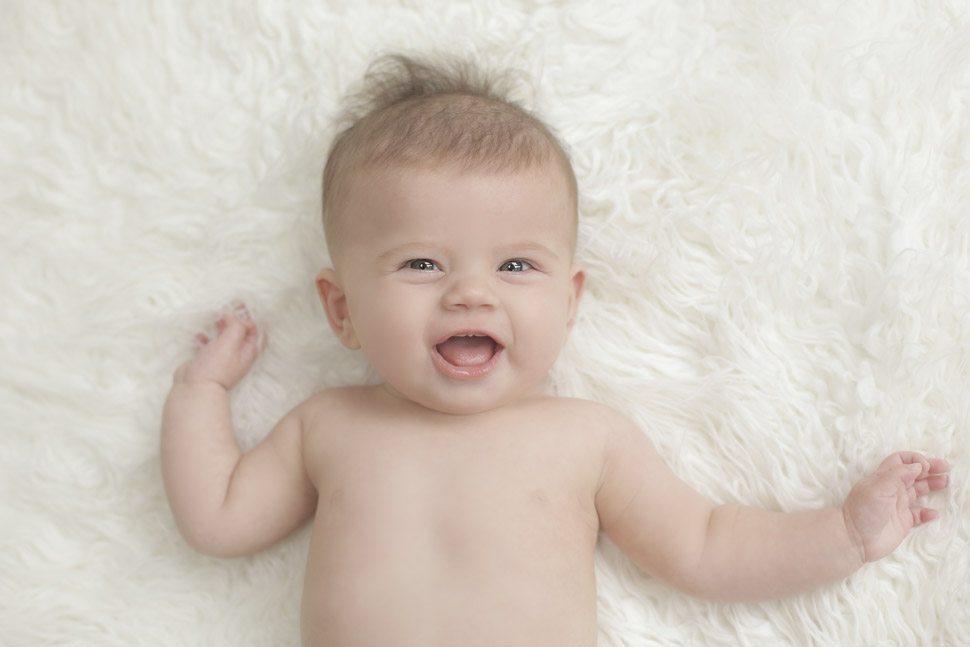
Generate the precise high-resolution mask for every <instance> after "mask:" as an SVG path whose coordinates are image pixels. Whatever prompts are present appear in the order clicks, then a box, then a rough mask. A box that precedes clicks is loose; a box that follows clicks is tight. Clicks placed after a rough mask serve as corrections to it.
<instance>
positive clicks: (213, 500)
mask: <svg viewBox="0 0 970 647" xmlns="http://www.w3.org/2000/svg"><path fill="white" fill-rule="evenodd" d="M197 341H198V342H199V345H200V348H199V350H198V352H197V353H196V355H195V357H193V358H192V359H191V360H189V361H188V362H186V363H185V364H183V365H182V366H180V367H179V368H178V370H177V371H176V373H175V379H174V384H173V385H172V390H171V391H170V392H169V395H168V399H167V400H166V402H165V410H164V413H163V415H162V438H161V457H162V476H163V478H164V481H165V491H166V493H167V495H168V500H169V505H170V506H171V508H172V514H173V515H174V517H175V522H176V524H177V525H178V528H179V530H180V531H181V533H182V536H183V537H185V539H186V541H187V542H188V543H189V544H190V545H191V546H192V547H193V548H195V549H196V550H199V551H200V552H203V553H207V554H210V555H216V556H219V557H233V556H238V555H243V554H247V553H252V552H255V551H257V550H260V549H261V548H264V547H266V546H268V545H270V544H272V543H273V542H275V541H276V540H278V539H280V538H282V537H284V536H285V535H287V534H288V533H289V532H291V531H292V530H294V529H295V528H296V527H298V526H299V525H300V524H301V523H302V522H303V521H305V520H306V519H307V517H309V516H310V514H311V513H312V511H313V508H314V505H315V503H316V491H315V489H314V488H313V485H312V483H311V482H310V480H309V478H308V477H307V474H306V471H305V469H304V467H303V459H302V448H301V423H300V416H299V408H297V409H295V410H294V411H292V412H290V413H289V414H287V415H286V416H285V417H284V418H283V419H282V420H281V421H280V422H279V423H278V424H277V425H276V427H275V428H274V429H273V430H272V431H271V432H270V433H269V435H268V436H267V437H266V438H265V439H264V440H263V441H262V442H261V443H260V444H259V445H257V446H256V447H255V448H254V449H253V450H252V451H250V452H248V453H246V454H245V455H243V454H241V452H240V451H239V447H238V445H237V444H236V441H235V439H234V437H233V432H232V421H231V416H230V411H229V391H230V390H231V389H232V387H233V386H235V385H236V383H238V382H239V380H240V379H242V377H243V376H244V375H245V374H246V372H247V371H248V370H249V367H250V366H252V363H253V362H254V361H255V359H256V357H257V356H258V355H259V353H260V351H261V350H262V346H263V339H262V337H261V336H260V335H259V333H258V330H257V328H256V325H255V323H253V322H252V321H251V320H250V319H249V317H248V315H247V314H246V313H245V311H244V310H237V312H236V313H235V314H233V313H229V314H227V315H225V316H223V318H222V319H220V321H219V324H218V336H217V338H216V339H213V340H209V339H208V338H207V337H205V336H204V335H200V336H199V337H198V338H197Z"/></svg>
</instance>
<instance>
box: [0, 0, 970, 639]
mask: <svg viewBox="0 0 970 647" xmlns="http://www.w3.org/2000/svg"><path fill="white" fill-rule="evenodd" d="M402 48H404V49H408V50H416V51H419V52H420V51H426V50H429V49H437V50H443V51H449V52H457V53H462V54H472V55H474V56H476V57H477V58H478V59H479V60H481V61H482V63H483V64H484V65H486V66H491V67H509V66H511V67H516V68H519V69H521V70H522V71H523V82H522V84H521V92H520V94H519V96H518V98H519V99H520V100H521V101H523V102H525V103H526V105H528V106H530V107H534V108H535V109H536V110H537V111H538V112H539V113H540V114H541V115H542V116H544V117H545V118H546V119H547V120H548V121H549V122H551V123H552V124H553V125H554V126H555V127H556V128H558V130H559V131H560V132H561V134H562V135H563V137H564V138H565V140H566V141H567V142H568V144H569V145H570V147H571V149H572V153H573V156H574V160H575V166H576V171H577V175H578V176H579V181H580V187H581V190H582V193H583V198H582V202H581V209H582V226H581V233H580V236H581V240H580V249H579V252H578V253H579V256H580V259H581V261H582V262H584V263H585V264H586V266H587V268H588V270H589V274H590V276H589V286H588V287H589V289H588V292H587V294H586V296H585V299H584V301H583V303H582V308H581V310H582V316H581V318H580V320H579V322H578V324H577V328H576V330H575V335H574V337H573V339H572V341H571V343H570V345H569V346H568V347H567V349H566V350H565V351H564V354H563V356H562V358H561V361H560V362H559V364H558V365H557V367H556V370H555V373H554V376H553V377H554V382H555V386H556V388H557V389H558V390H559V392H561V393H563V394H569V395H576V396H582V397H587V398H592V399H597V400H600V401H603V402H606V403H608V404H610V405H612V406H614V407H616V408H618V409H621V410H623V411H625V412H626V413H628V414H629V415H631V416H633V417H634V418H635V419H637V420H638V421H639V422H640V423H642V425H643V428H644V430H645V432H646V433H648V434H649V435H650V437H651V438H652V439H653V440H654V442H655V443H656V445H657V446H658V447H659V448H660V450H661V451H662V452H663V454H664V455H665V456H666V457H667V458H668V459H669V461H670V463H671V464H672V465H673V466H674V467H675V469H676V470H677V471H678V472H679V473H680V474H682V475H683V476H684V477H685V478H686V479H688V480H689V481H690V482H692V483H694V484H695V485H696V487H697V488H699V489H700V490H701V491H703V492H705V493H707V494H708V495H710V496H711V497H713V498H715V499H716V500H719V501H729V500H730V501H741V502H748V503H753V504H760V505H764V506H768V507H771V508H775V509H782V510H797V509H804V508H807V507H813V506H821V505H826V504H835V503H838V502H840V501H841V499H842V497H843V496H844V495H845V494H846V493H847V492H848V490H849V488H850V485H851V484H852V483H853V482H854V481H855V480H856V479H858V478H859V477H861V476H862V475H863V474H864V473H865V472H867V471H869V470H871V469H873V468H875V466H876V465H877V463H878V462H879V461H880V460H881V458H882V457H883V456H884V455H885V454H887V453H889V452H891V451H893V450H896V449H901V448H911V449H916V450H921V451H924V452H927V453H930V454H934V455H940V456H943V457H946V458H947V459H948V460H950V462H951V464H952V467H953V476H952V480H951V489H950V491H949V492H948V493H946V494H945V495H934V497H933V501H932V503H933V504H934V505H936V506H937V507H939V508H940V509H941V512H942V519H941V520H940V521H939V522H935V523H933V524H932V525H930V526H928V527H924V528H921V529H919V530H918V531H916V532H914V533H913V535H912V536H911V537H910V538H909V539H908V540H907V541H906V542H905V544H904V545H903V546H902V547H901V548H900V549H899V550H898V551H897V552H896V553H895V554H894V555H892V556H891V557H889V558H887V559H885V560H884V561H882V562H879V563H876V564H872V565H869V566H868V567H866V568H865V569H864V570H862V571H860V572H859V573H857V574H856V575H854V576H852V577H851V578H850V579H848V580H847V581H845V582H842V583H839V584H836V585H834V586H830V587H828V588H825V589H823V590H820V591H817V592H814V593H810V594H806V595H802V596H800V597H796V598H793V599H788V600H782V601H773V602H768V603H764V604H738V605H721V604H711V603H706V602H701V601H697V600H693V599H689V598H687V597H685V596H684V595H681V594H680V593H678V592H675V591H673V590H670V589H668V588H666V587H664V586H662V585H660V584H658V583H656V582H654V581H652V580H651V579H649V578H646V577H644V576H641V575H639V574H637V573H636V572H635V571H634V570H632V568H631V566H630V564H629V563H628V562H627V561H626V560H625V558H623V557H622V556H621V555H619V554H618V553H617V552H616V550H615V549H614V548H613V547H612V546H609V545H603V546H602V547H601V550H600V552H599V555H598V558H597V565H598V575H599V591H600V597H599V617H600V626H601V631H600V642H601V644H603V645H702V644H703V645H736V644H747V645H773V644H796V645H805V644H817V645H876V644H891V645H916V644H933V645H966V644H968V640H970V638H968V636H970V611H968V609H970V585H968V582H970V526H968V513H970V490H968V483H970V482H968V476H967V475H968V474H970V443H968V437H970V436H968V431H970V6H968V4H967V3H966V2H943V1H940V2H918V3H917V2H909V1H908V0H880V1H875V0H872V1H870V2H830V1H824V2H810V1H805V2H801V3H798V2H793V3H791V2H785V3H780V2H770V1H765V2H753V1H752V2H721V1H719V0H711V1H710V2H707V3H703V2H675V1H673V0H671V1H668V2H658V1H653V2H618V1H615V2H603V1H600V0H597V1H595V2H576V3H567V2H533V1H526V0H522V1H513V0H490V1H488V2H480V3H470V2H469V3H459V2H431V1H420V0H414V1H409V2H401V3H394V2H379V1H371V2H343V1H340V0H332V1H330V2H313V3H311V2H306V3H283V2H279V3H271V2H260V3H257V2H248V3H247V2H189V1H186V2H178V3H176V2H160V1H159V2H147V1H146V2H125V3H120V2H97V1H88V2H82V1H74V2H43V1H38V2H34V1H32V0H8V1H7V2H5V3H4V8H3V19H2V21H0V82H2V87H3V90H2V92H0V142H2V143H0V172H2V179H0V259H2V261H0V295H2V306H0V312H2V314H0V425H2V427H0V429H2V436H0V644H3V645H5V646H12V647H19V646H33V645H126V646H129V645H205V646H213V645H217V646H218V645H227V646H228V645H232V646H248V645H252V646H264V645H274V646H276V645H295V644H297V642H298V623H297V621H298V603H299V597H300V592H301V590H300V586H301V578H302V572H303V562H304V556H305V551H306V547H307V539H308V537H307V532H306V530H304V531H303V532H301V533H298V534H297V535H295V536H294V537H293V538H291V539H289V540H287V541H285V542H284V543H282V544H281V545H279V546H276V547H274V548H272V549H270V550H268V551H266V552H264V553H262V554H260V555H257V556H254V557H252V558H248V559H240V560H229V561H220V560H216V559H210V558H206V557H202V556H199V555H197V554H195V553H194V552H192V551H191V550H190V549H188V548H186V547H185V545H184V544H183V542H182V541H181V539H180V538H179V536H178V534H177V533H176V530H175V528H174V526H173V523H172V520H171V518H170V516H169V512H168V508H167V505H166V502H165V498H164V495H163V491H162V485H161V480H160V473H159V463H158V433H159V417H160V412H161V407H162V402H163V400H164V398H165V395H166V393H167V390H168V387H169V384H170V379H171V374H172V371H173V369H174V368H175V367H176V365H177V364H178V363H179V362H180V361H182V360H183V358H185V357H186V356H187V354H188V353H189V352H190V351H191V348H192V334H193V332H194V331H195V330H196V329H197V328H199V327H201V326H203V325H205V324H206V323H207V322H208V321H209V318H210V316H211V313H212V312H214V311H215V310H216V309H217V308H219V307H220V306H222V305H224V304H226V303H227V302H229V301H230V300H232V299H233V298H237V297H238V298H242V299H245V300H246V301H247V303H249V305H250V306H251V308H252V309H253V310H254V312H255V315H256V317H257V318H258V319H259V321H260V322H262V324H264V325H265V327H266V329H267V331H268V335H269V339H270V344H269V348H268V350H267V352H266V353H265V355H264V356H263V358H261V360H260V361H259V363H257V365H256V367H255V369H254V373H253V374H252V375H251V377H250V378H248V379H247V381H245V382H244V383H243V384H242V385H241V386H240V388H239V389H238V391H237V392H236V393H235V405H236V408H235V416H236V420H237V423H238V431H239V436H240V438H241V439H242V441H243V442H244V443H245V444H246V445H247V446H249V445H251V444H252V443H253V442H255V441H256V440H257V439H258V438H260V437H261V436H262V435H263V434H265V433H266V431H267V430H268V429H269V428H270V426H271V425H272V424H273V423H274V422H275V421H276V420H277V419H278V418H279V417H280V416H281V415H282V414H283V413H284V412H286V411H287V410H288V409H289V408H290V407H292V406H293V405H294V404H296V403H297V402H299V401H300V400H302V399H303V398H304V397H306V396H307V395H308V394H309V393H311V392H312V391H313V390H315V389H318V388H320V387H323V386H328V385H335V384H342V383H348V382H354V381H359V380H361V379H364V378H366V369H365V367H363V366H362V364H361V360H360V358H359V357H358V356H356V355H353V354H350V353H348V352H345V351H343V350H342V349H341V348H340V347H339V346H338V344H337V342H336V341H335V340H334V339H333V338H332V336H331V333H330V332H329V329H328V327H327V325H326V321H325V319H324V317H323V314H322V312H321V309H320V307H319V304H318V302H317V300H316V297H315V295H314V290H313V277H314V275H315V273H316V272H317V270H318V269H319V268H320V267H322V266H323V265H324V264H325V263H326V262H327V259H326V253H325V248H324V243H323V240H322V234H321V227H320V223H319V217H318V211H319V196H318V185H319V175H320V171H321V169H322V165H323V153H324V151H325V149H326V146H327V144H328V143H329V138H330V137H331V136H332V135H333V130H332V128H331V126H330V120H331V118H332V117H333V115H334V114H335V112H336V110H337V107H338V100H339V98H340V96H341V95H342V93H343V92H344V91H345V90H346V89H347V88H348V87H349V86H350V84H352V83H354V82H355V81H356V80H357V79H358V78H359V77H360V75H361V73H362V72H363V70H364V68H365V66H366V65H367V63H368V62H369V61H370V60H371V59H372V57H373V56H374V55H375V54H377V53H381V52H385V51H391V50H398V49H402ZM529 79H531V80H532V85H531V86H530V82H529V81H528V80H529Z"/></svg>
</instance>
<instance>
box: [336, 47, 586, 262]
mask: <svg viewBox="0 0 970 647" xmlns="http://www.w3.org/2000/svg"><path fill="white" fill-rule="evenodd" d="M509 80H510V77H509V74H508V73H506V74H505V75H494V74H493V75H489V74H486V73H484V72H483V71H482V70H480V69H479V68H477V67H476V66H474V65H473V64H471V63H470V62H468V61H462V60H458V59H442V60H440V61H435V62H433V63H432V62H430V61H427V60H419V59H416V58H412V57H408V56H403V55H388V56H383V57H381V58H379V59H377V60H376V61H375V62H374V63H373V64H371V66H370V67H369V68H368V71H367V74H366V75H365V77H364V83H363V86H362V89H360V90H359V91H357V92H355V93H353V94H351V95H350V96H349V97H348V99H347V103H346V109H345V112H344V114H343V117H342V119H341V121H342V126H343V127H342V129H341V130H340V132H339V133H338V134H337V136H336V138H335V139H334V142H333V144H332V145H331V147H330V151H329V153H328V155H327V164H326V167H325V168H324V172H323V226H324V233H325V235H326V239H327V245H328V246H329V247H330V251H331V254H333V251H334V241H335V240H336V239H337V238H338V237H339V221H340V216H339V212H340V207H341V201H342V200H343V199H344V197H345V193H346V191H347V189H348V184H349V182H348V181H349V179H350V176H351V175H352V174H353V173H354V172H355V171H359V170H362V169H365V168H381V169H383V168H390V167H394V166H410V165H419V166H427V165H431V164H441V163H448V164H452V165H456V166H457V167H458V168H459V169H461V170H466V171H467V170H485V171H496V172H498V171H508V170H513V171H514V170H519V169H526V168H532V167H535V166H539V165H541V164H544V163H547V162H549V161H550V160H551V161H553V162H555V163H556V164H557V165H558V166H559V167H560V168H561V170H562V172H563V176H564V179H565V181H566V186H567V188H568V191H569V193H570V198H571V203H572V211H573V213H572V216H573V222H572V225H573V231H574V232H575V224H576V211H577V206H576V204H577V188H576V176H575V173H574V172H573V168H572V164H571V163H570V161H569V156H568V154H567V153H566V151H565V149H564V147H563V145H562V143H561V142H560V141H559V139H558V138H557V137H556V135H555V134H554V133H553V132H552V130H551V129H550V128H549V127H548V126H546V125H545V124H544V123H543V122H542V121H540V120H539V119H538V118H536V117H535V116H534V115H532V114H531V113H530V112H528V111H527V110H525V109H524V108H522V107H520V106H519V105H517V104H516V103H514V102H513V101H511V100H510V99H508V98H506V96H505V93H504V92H503V91H502V90H503V84H506V83H508V81H509Z"/></svg>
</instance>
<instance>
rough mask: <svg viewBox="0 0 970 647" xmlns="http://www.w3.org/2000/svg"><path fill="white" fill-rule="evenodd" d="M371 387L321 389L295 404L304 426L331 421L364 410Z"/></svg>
mask: <svg viewBox="0 0 970 647" xmlns="http://www.w3.org/2000/svg"><path fill="white" fill-rule="evenodd" d="M370 391H371V389H370V388H368V387H366V386H337V387H329V388H326V389H321V390H319V391H317V392H315V393H313V395H311V396H310V397H308V398H307V399H306V400H304V401H303V402H302V403H300V404H299V405H298V406H297V409H298V410H299V412H300V418H301V419H302V421H303V424H304V427H316V426H319V424H321V423H324V422H330V423H333V422H334V421H337V420H340V419H341V418H344V417H346V416H350V415H352V414H354V413H357V412H360V411H361V410H366V408H367V404H368V400H370V398H371V397H372V396H371V395H370Z"/></svg>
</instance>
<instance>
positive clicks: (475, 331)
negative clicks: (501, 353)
mask: <svg viewBox="0 0 970 647" xmlns="http://www.w3.org/2000/svg"><path fill="white" fill-rule="evenodd" d="M452 337H491V339H492V341H494V342H495V346H496V350H498V349H499V348H505V344H503V343H502V340H501V339H500V338H499V337H498V335H496V334H495V333H491V332H488V331H487V330H482V329H480V328H463V329H461V330H455V331H452V332H450V333H448V334H446V335H445V336H444V337H441V338H440V339H438V340H437V341H436V342H435V343H434V344H432V346H437V345H438V344H441V343H444V342H446V341H448V340H449V339H451V338H452Z"/></svg>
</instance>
